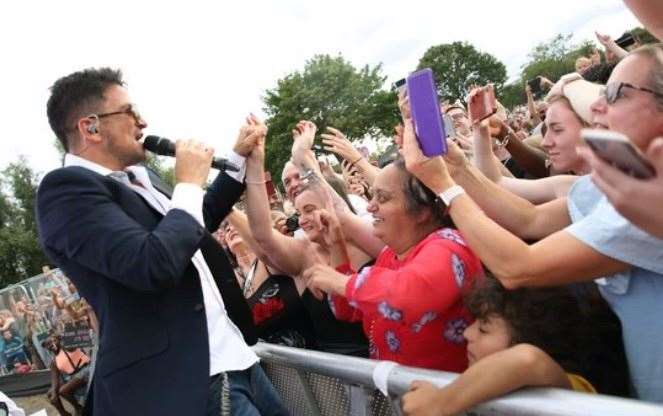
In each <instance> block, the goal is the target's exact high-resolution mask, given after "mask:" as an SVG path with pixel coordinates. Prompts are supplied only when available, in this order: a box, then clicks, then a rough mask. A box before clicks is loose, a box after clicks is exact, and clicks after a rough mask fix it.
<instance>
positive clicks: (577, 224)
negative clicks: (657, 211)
mask: <svg viewBox="0 0 663 416" xmlns="http://www.w3.org/2000/svg"><path fill="white" fill-rule="evenodd" d="M643 203H647V201H643ZM568 208H569V215H570V216H571V221H572V222H573V224H572V225H570V226H569V227H567V229H566V230H567V231H568V232H569V233H571V235H573V236H574V237H575V238H577V239H578V240H580V241H582V242H583V243H585V244H587V245H588V246H590V247H591V248H593V249H594V250H596V251H598V252H599V253H601V254H603V255H605V256H608V257H611V258H613V259H616V260H619V261H622V262H624V263H628V264H630V265H632V266H633V267H631V268H630V269H629V270H627V271H625V272H622V273H617V274H613V275H610V276H605V278H601V279H597V280H596V283H597V284H598V287H599V290H600V292H601V295H602V296H603V297H604V298H605V299H606V301H607V302H608V303H609V304H610V307H611V308H612V309H613V311H614V312H615V314H616V315H617V316H618V317H619V320H620V321H621V323H622V333H623V337H624V348H625V350H626V358H627V359H628V364H629V370H630V372H631V383H632V384H633V386H634V388H635V392H636V394H637V396H638V397H639V398H640V399H642V400H647V401H654V402H663V240H661V239H658V238H656V237H654V236H652V235H650V234H648V233H646V232H644V231H642V230H641V229H639V228H637V227H636V226H635V225H633V224H631V223H630V222H629V221H628V220H627V219H626V218H624V217H622V216H621V214H619V213H618V212H617V211H616V210H615V209H614V207H613V206H612V205H611V204H610V202H609V201H608V200H607V198H606V197H605V195H603V193H602V192H601V191H600V190H599V189H598V188H597V187H596V186H595V185H594V183H593V182H592V180H591V177H590V176H589V175H587V176H584V177H582V178H580V179H579V180H578V181H576V183H575V184H574V185H573V187H572V188H571V190H570V191H569V195H568Z"/></svg>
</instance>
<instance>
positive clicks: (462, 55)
mask: <svg viewBox="0 0 663 416" xmlns="http://www.w3.org/2000/svg"><path fill="white" fill-rule="evenodd" d="M417 68H418V69H422V68H431V69H432V70H433V73H434V74H435V82H436V84H437V91H438V94H439V96H440V98H441V99H446V100H450V101H455V100H463V99H464V98H465V96H466V95H467V93H468V92H469V91H468V90H467V87H468V86H469V85H470V84H477V85H486V84H488V83H493V84H495V88H496V91H497V93H498V94H499V93H500V91H501V88H502V85H503V84H504V82H506V67H505V66H504V64H503V63H502V62H500V61H499V60H498V59H497V58H495V57H494V56H493V55H491V54H489V53H486V52H481V51H478V50H477V49H476V48H475V47H474V46H472V45H471V44H469V43H467V42H453V43H445V44H441V45H436V46H432V47H430V48H429V49H428V50H427V51H426V53H424V56H423V57H422V58H421V60H419V66H418V67H417Z"/></svg>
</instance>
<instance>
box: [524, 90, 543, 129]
mask: <svg viewBox="0 0 663 416" xmlns="http://www.w3.org/2000/svg"><path fill="white" fill-rule="evenodd" d="M525 95H527V112H528V113H529V119H530V120H531V121H532V123H534V125H535V126H536V125H537V124H539V123H541V121H542V120H541V116H540V115H539V111H538V110H537V109H536V104H535V103H534V95H533V94H532V89H531V88H530V86H529V84H525Z"/></svg>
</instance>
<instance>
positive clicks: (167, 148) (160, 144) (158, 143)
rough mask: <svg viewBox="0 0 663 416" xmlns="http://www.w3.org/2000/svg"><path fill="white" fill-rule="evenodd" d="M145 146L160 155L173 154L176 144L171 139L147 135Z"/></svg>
mask: <svg viewBox="0 0 663 416" xmlns="http://www.w3.org/2000/svg"><path fill="white" fill-rule="evenodd" d="M143 147H144V148H145V149H146V150H149V151H150V152H153V153H156V154H158V155H164V156H173V155H174V154H175V146H174V145H173V143H172V142H171V141H170V140H168V139H165V138H163V137H159V136H153V135H149V136H146V137H145V139H144V141H143Z"/></svg>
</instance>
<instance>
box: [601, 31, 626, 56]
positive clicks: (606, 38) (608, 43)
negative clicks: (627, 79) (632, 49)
mask: <svg viewBox="0 0 663 416" xmlns="http://www.w3.org/2000/svg"><path fill="white" fill-rule="evenodd" d="M594 33H595V34H596V39H598V41H599V43H601V45H603V47H604V48H605V50H606V52H612V53H613V54H614V55H615V56H616V57H617V59H618V60H621V59H623V58H624V57H625V56H626V55H628V51H627V50H625V49H623V48H622V47H621V46H619V45H617V42H615V40H614V39H613V38H611V37H610V35H602V34H600V33H599V32H594Z"/></svg>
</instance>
